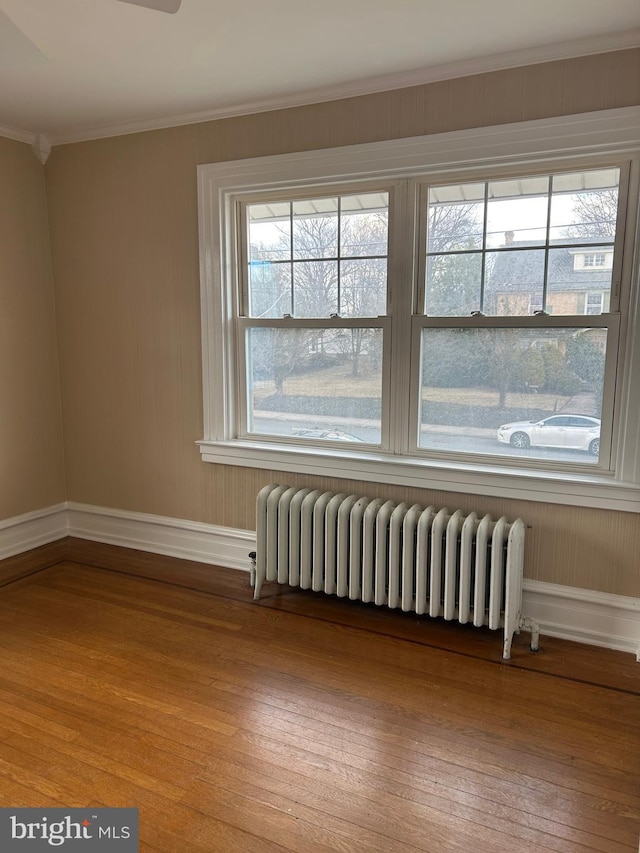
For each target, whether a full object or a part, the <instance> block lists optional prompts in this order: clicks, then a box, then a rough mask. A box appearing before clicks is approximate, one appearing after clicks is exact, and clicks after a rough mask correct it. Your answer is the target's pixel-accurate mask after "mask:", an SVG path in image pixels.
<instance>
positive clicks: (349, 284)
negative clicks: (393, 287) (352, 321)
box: [339, 258, 387, 317]
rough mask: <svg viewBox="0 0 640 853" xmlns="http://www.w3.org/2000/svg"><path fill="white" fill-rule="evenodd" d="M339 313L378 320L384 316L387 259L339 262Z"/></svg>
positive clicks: (345, 315) (343, 315)
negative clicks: (377, 318)
mask: <svg viewBox="0 0 640 853" xmlns="http://www.w3.org/2000/svg"><path fill="white" fill-rule="evenodd" d="M339 313H340V316H342V317H378V316H380V315H383V314H386V313H387V261H386V258H385V259H384V260H383V259H377V258H366V259H363V260H353V261H343V262H342V264H341V265H340V312H339Z"/></svg>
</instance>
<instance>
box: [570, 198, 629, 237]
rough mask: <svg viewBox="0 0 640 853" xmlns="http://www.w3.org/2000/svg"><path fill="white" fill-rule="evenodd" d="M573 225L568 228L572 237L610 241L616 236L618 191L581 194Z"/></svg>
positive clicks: (574, 206)
mask: <svg viewBox="0 0 640 853" xmlns="http://www.w3.org/2000/svg"><path fill="white" fill-rule="evenodd" d="M572 213H573V219H574V221H573V223H572V224H571V225H569V226H568V228H567V232H568V234H569V236H570V237H583V238H585V239H588V240H603V241H609V240H613V239H615V236H616V220H617V216H618V190H617V188H615V189H606V190H594V191H593V192H585V193H581V194H580V195H579V196H578V197H577V198H576V201H575V202H574V205H573V211H572Z"/></svg>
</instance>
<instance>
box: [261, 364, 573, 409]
mask: <svg viewBox="0 0 640 853" xmlns="http://www.w3.org/2000/svg"><path fill="white" fill-rule="evenodd" d="M284 392H285V395H287V396H291V397H373V398H377V397H379V396H380V377H379V376H372V375H363V376H359V377H357V378H355V379H354V377H352V376H351V368H350V367H349V365H345V366H344V367H340V368H339V369H336V368H335V367H332V368H328V369H327V370H318V371H314V372H313V373H309V374H307V375H306V376H291V377H288V378H287V379H285V381H284ZM274 393H275V385H274V383H273V382H272V381H270V380H269V381H264V382H256V383H254V386H253V401H254V406H255V407H256V408H257V409H259V408H260V405H259V402H260V400H262V399H264V398H266V397H270V396H272V395H273V394H274ZM422 399H423V400H429V401H431V402H437V403H454V404H457V405H465V406H470V407H478V406H486V407H487V408H493V409H495V408H497V407H498V401H499V399H500V395H499V393H498V391H495V390H493V389H490V388H423V390H422ZM569 399H570V397H569V396H563V395H559V394H534V393H524V392H520V391H514V392H513V393H508V394H507V395H506V400H505V407H507V408H513V409H519V408H522V409H543V410H544V411H547V412H549V413H550V414H552V413H553V412H556V411H558V410H559V409H561V408H562V407H563V406H564V405H565V404H566V403H567V401H568V400H569Z"/></svg>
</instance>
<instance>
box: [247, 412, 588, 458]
mask: <svg viewBox="0 0 640 853" xmlns="http://www.w3.org/2000/svg"><path fill="white" fill-rule="evenodd" d="M309 428H319V429H335V430H338V431H341V432H344V433H347V434H348V435H352V436H355V437H356V438H358V439H360V441H363V442H366V443H371V444H377V443H378V442H379V441H380V429H379V427H377V426H375V425H374V424H373V422H371V421H357V420H355V419H353V420H350V419H347V418H336V419H333V420H331V421H329V420H328V419H323V418H313V419H311V418H309V417H308V416H300V417H296V416H295V415H290V414H289V415H287V416H286V419H285V418H284V417H283V416H282V415H271V414H270V415H267V416H266V417H265V416H260V417H256V418H255V419H254V431H255V432H257V433H258V434H261V435H283V436H289V437H292V436H294V430H297V429H309ZM491 432H492V431H491V430H486V429H485V430H472V429H470V428H467V427H460V428H459V429H457V428H455V427H447V426H441V427H440V426H430V427H423V429H422V435H421V442H420V447H421V448H422V449H423V450H435V451H438V450H440V451H447V452H451V453H461V452H467V453H469V452H471V453H479V454H488V455H492V456H502V457H507V456H508V457H512V458H516V459H542V460H545V461H554V462H574V463H581V464H585V463H586V464H589V465H595V464H596V462H597V461H598V460H597V457H596V456H593V455H592V454H591V453H587V452H584V451H580V450H572V449H565V450H563V449H552V448H548V447H544V448H542V447H540V448H536V447H529V448H527V449H526V450H518V449H517V448H515V447H511V445H509V444H501V443H500V442H498V439H497V438H494V437H492V435H491ZM337 443H338V442H337ZM345 445H346V447H349V446H352V445H351V443H350V442H345Z"/></svg>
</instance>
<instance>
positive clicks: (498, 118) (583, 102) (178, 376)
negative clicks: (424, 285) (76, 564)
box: [46, 50, 640, 596]
mask: <svg viewBox="0 0 640 853" xmlns="http://www.w3.org/2000/svg"><path fill="white" fill-rule="evenodd" d="M638 103H640V50H628V51H622V52H619V53H615V54H605V55H600V56H593V57H588V58H584V59H577V60H567V61H562V62H554V63H546V64H541V65H536V66H531V67H528V68H521V69H513V70H509V71H503V72H495V73H491V74H483V75H478V76H475V77H468V78H462V79H457V80H451V81H446V82H439V83H433V84H430V85H425V86H418V87H412V88H410V89H406V90H402V91H397V92H389V93H384V94H378V95H370V96H366V97H360V98H352V99H348V100H343V101H335V102H331V103H326V104H320V105H313V106H308V107H301V108H296V109H291V110H280V111H274V112H269V113H261V114H257V115H251V116H244V117H238V118H233V119H227V120H223V121H217V122H209V123H203V124H198V125H191V126H185V127H178V128H172V129H168V130H162V131H154V132H149V133H143V134H136V135H131V136H123V137H117V138H111V139H104V140H98V141H95V142H85V143H77V144H72V145H65V146H60V147H57V148H54V151H53V153H52V155H51V158H50V160H49V162H48V163H47V167H46V176H47V190H48V198H49V207H50V218H51V240H52V250H53V263H54V277H55V283H56V299H57V305H58V329H59V339H60V358H61V373H62V394H63V404H64V428H65V448H66V460H67V468H66V471H67V481H68V497H69V499H70V500H73V501H80V502H86V503H90V504H98V505H102V506H111V507H118V508H121V509H125V510H134V511H140V512H148V513H157V514H160V515H166V516H173V517H178V518H188V519H194V520H197V521H206V522H211V523H215V524H222V525H228V526H231V527H243V528H252V527H254V523H253V505H254V500H255V494H256V491H257V490H258V489H259V488H260V486H262V485H263V484H265V483H267V482H270V481H272V480H274V479H276V480H277V479H278V478H279V477H280V475H278V474H273V473H269V472H262V471H255V470H252V469H241V468H233V467H227V466H215V465H210V464H207V463H203V462H201V461H200V457H199V454H198V451H197V448H196V446H195V441H196V440H197V439H199V438H201V437H202V389H201V355H200V313H199V299H200V295H199V274H198V229H197V207H196V204H197V194H196V165H197V164H199V163H207V162H214V161H219V160H229V159H238V158H244V157H254V156H260V155H267V154H275V153H284V152H288V151H300V150H310V149H315V148H323V147H328V146H337V145H348V144H355V143H362V142H369V141H375V140H381V139H389V138H399V137H405V136H414V135H420V134H427V133H434V132H439V131H447V130H455V129H459V128H464V127H474V126H480V125H491V124H499V123H505V122H512V121H520V120H526V119H535V118H543V117H547V116H553V115H559V114H571V113H579V112H585V111H591V110H600V109H608V108H614V107H623V106H629V105H631V104H638ZM281 479H282V480H286V481H289V482H292V481H294V480H295V482H296V483H303V482H307V481H309V482H310V480H309V478H307V477H305V476H304V474H301V475H299V476H297V477H295V478H293V477H291V476H286V477H283V478H281ZM318 482H320V481H318V480H317V479H315V480H313V484H314V485H315V484H317V483H318ZM323 482H327V484H328V485H333V483H332V482H330V481H323ZM341 485H342V487H346V486H344V484H341ZM349 487H350V488H353V490H354V491H361V490H362V491H363V493H365V494H374V493H376V494H377V493H378V492H380V493H381V494H382V493H384V494H387V493H390V494H391V495H392V496H400V495H403V496H404V495H406V494H407V492H406V490H402V489H389V488H387V487H385V488H384V490H377V489H376V488H374V487H372V486H371V485H368V484H367V485H359V484H351V485H350V486H349ZM409 497H410V498H411V499H414V498H415V499H417V500H420V501H422V502H424V503H425V504H426V503H427V502H429V501H435V502H436V503H439V504H441V503H445V502H447V503H449V504H450V505H452V506H468V507H473V508H475V509H478V510H480V511H484V510H485V509H487V510H490V511H494V512H498V511H500V512H501V511H502V508H503V507H504V512H505V513H506V514H507V515H508V516H509V517H513V516H514V515H515V514H516V513H519V514H521V515H522V517H523V518H524V519H525V520H526V521H527V522H529V523H532V524H533V525H534V530H533V531H532V533H531V535H530V536H529V542H528V546H527V549H528V553H527V569H526V574H527V576H528V577H530V578H535V579H539V580H544V581H553V582H558V583H563V584H568V585H573V586H579V587H585V588H593V589H599V590H604V591H608V592H617V593H620V594H626V595H635V596H640V577H639V575H640V572H639V570H638V557H637V555H638V553H639V552H640V549H639V545H640V515H630V514H624V513H615V512H597V511H595V510H578V509H575V508H570V507H567V508H564V507H557V506H549V505H543V504H536V503H527V502H521V503H519V504H514V503H513V502H510V503H509V504H508V505H507V504H504V502H502V501H500V500H497V499H481V498H469V497H467V496H451V495H444V494H438V495H433V494H430V493H428V492H416V491H415V490H411V492H410V494H409Z"/></svg>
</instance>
